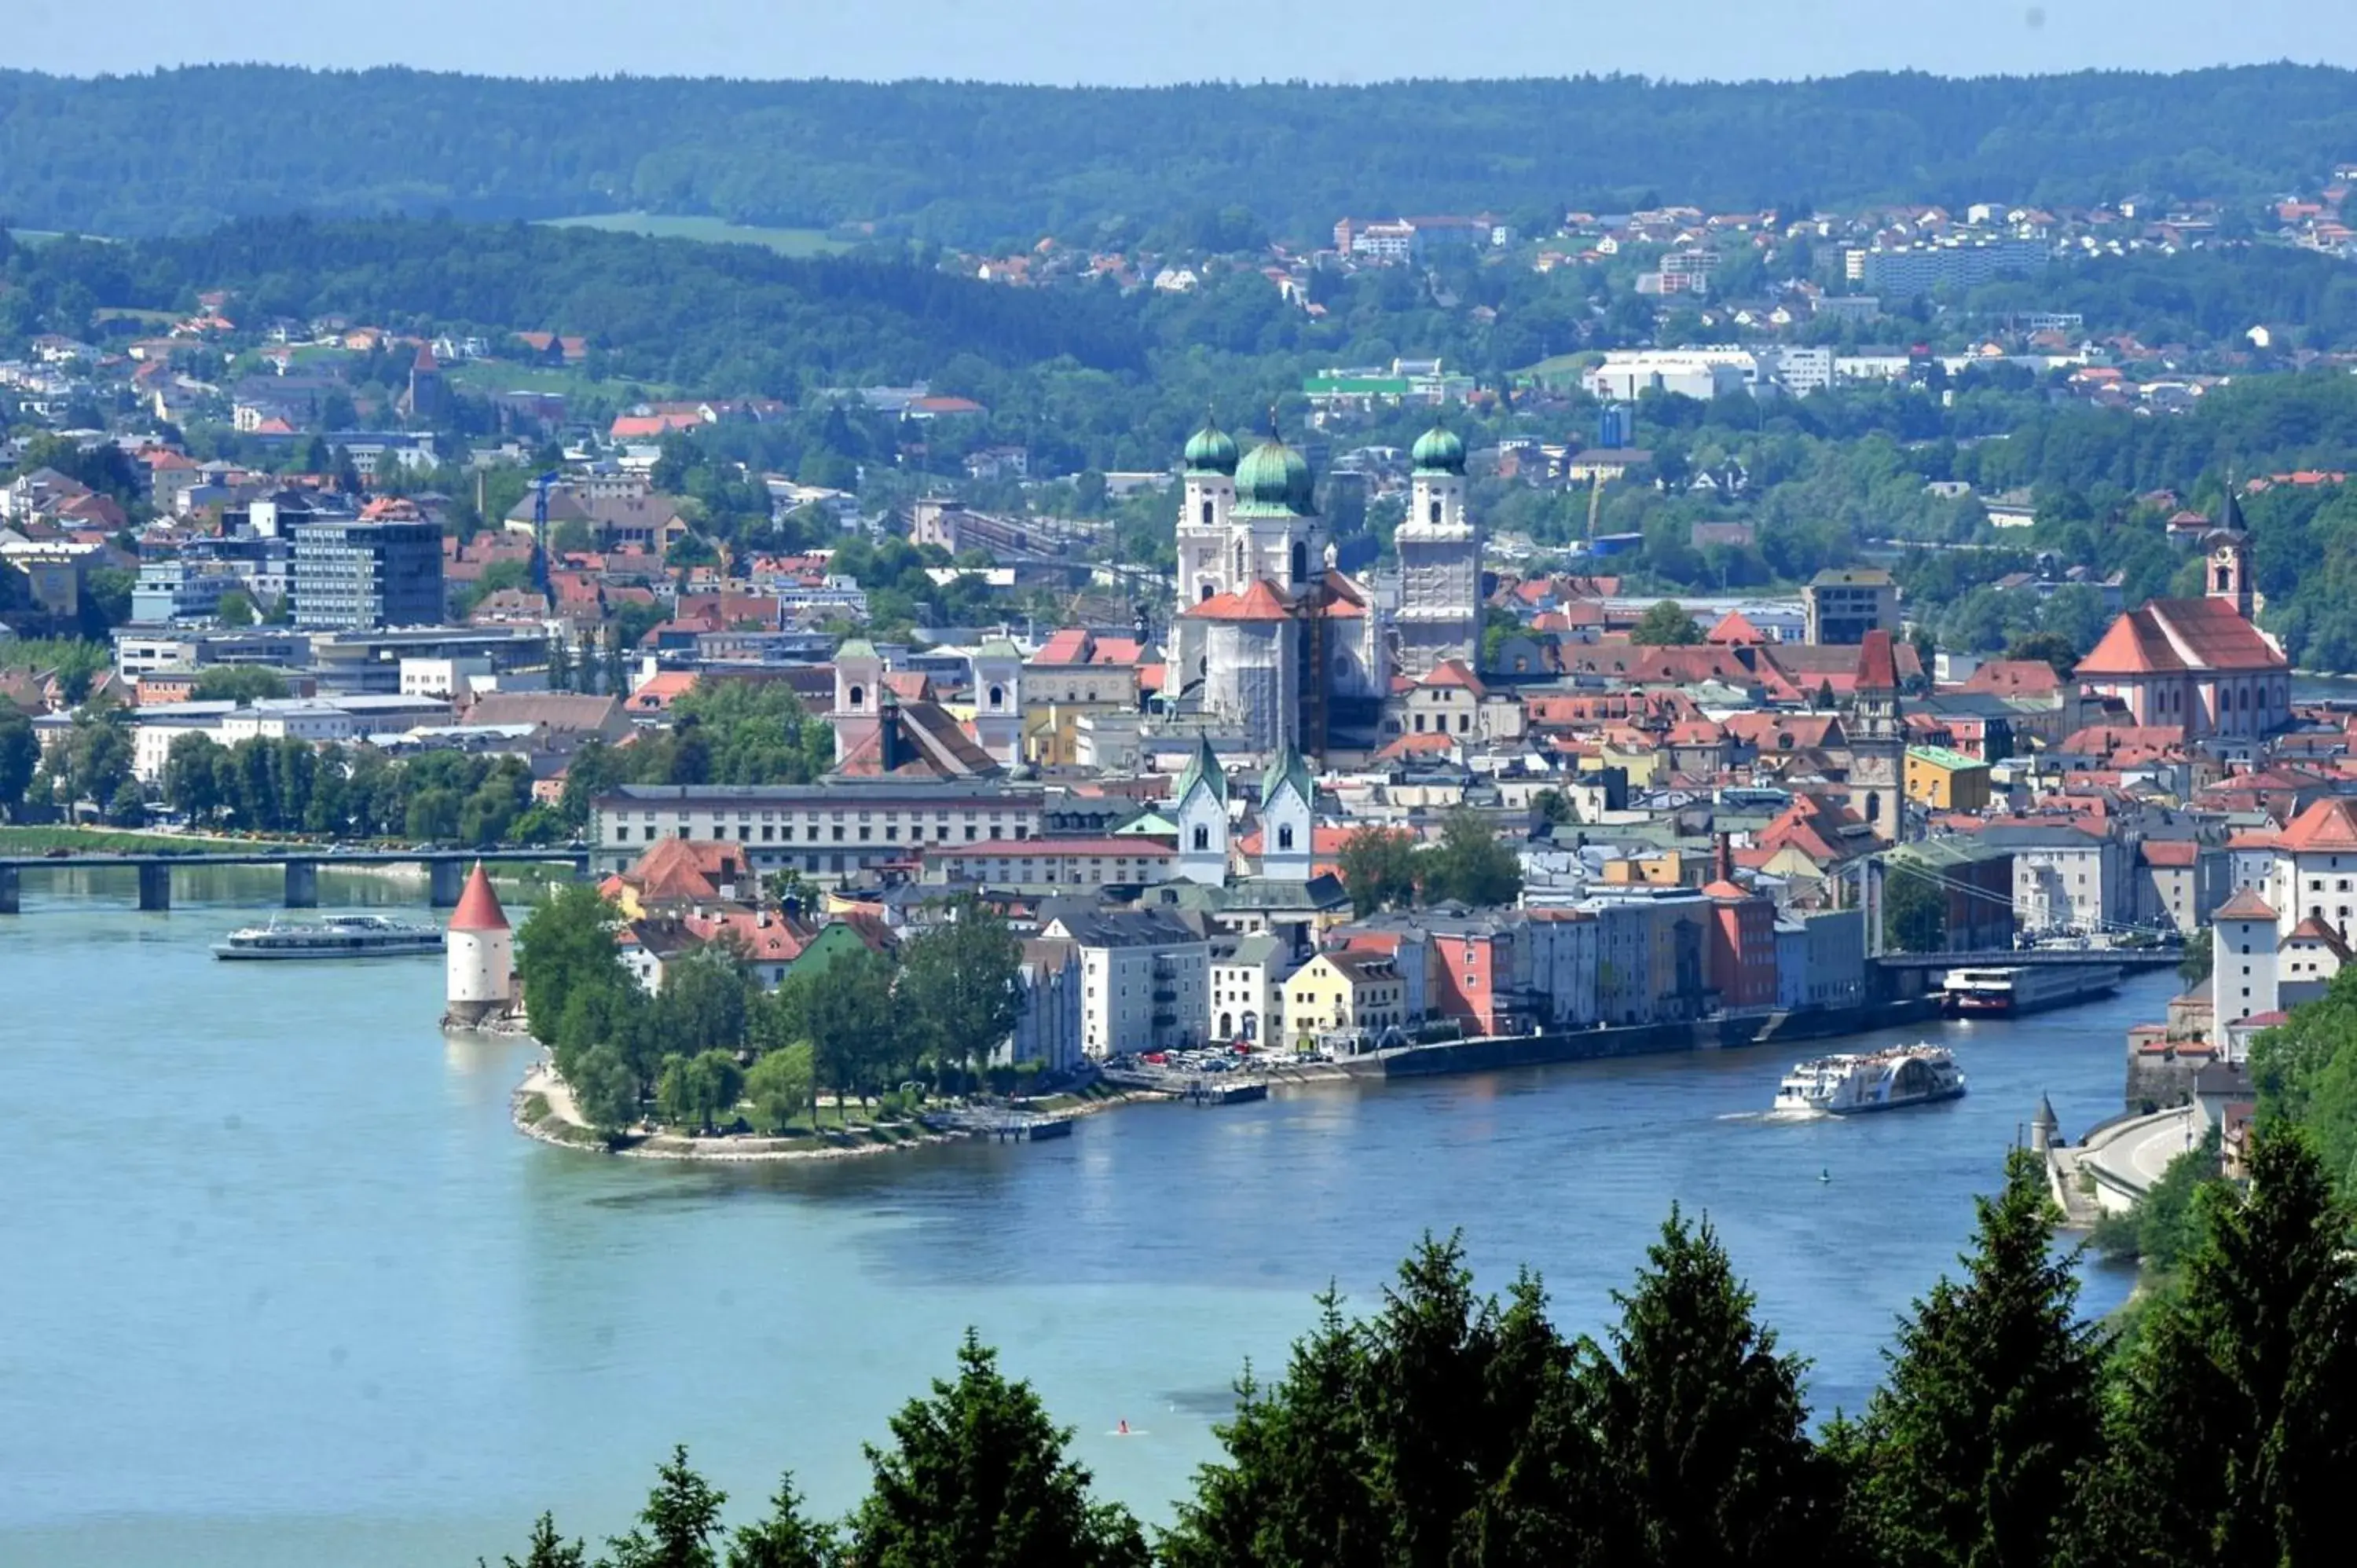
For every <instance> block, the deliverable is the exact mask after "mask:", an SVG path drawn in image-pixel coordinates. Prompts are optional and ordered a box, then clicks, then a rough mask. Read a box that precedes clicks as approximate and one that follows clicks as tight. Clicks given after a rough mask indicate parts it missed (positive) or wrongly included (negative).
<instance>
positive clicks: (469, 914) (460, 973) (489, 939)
mask: <svg viewBox="0 0 2357 1568" xmlns="http://www.w3.org/2000/svg"><path fill="white" fill-rule="evenodd" d="M443 952H444V960H443V963H444V968H445V971H446V972H447V976H448V981H449V986H448V990H449V997H448V1000H449V1004H450V1012H449V1018H450V1021H451V1022H452V1023H454V1024H459V1025H465V1026H472V1025H476V1024H480V1023H482V1022H483V1021H484V1020H486V1019H488V1018H493V1017H497V1016H498V1015H500V1014H502V1013H504V1012H506V1011H508V1009H509V1008H511V1006H513V1005H514V1004H515V933H514V932H513V931H511V929H509V928H508V917H507V911H505V910H504V909H502V908H500V896H499V895H498V894H497V893H495V892H493V891H492V890H491V879H490V876H488V875H485V874H484V871H483V863H482V862H481V861H477V862H476V863H475V869H474V872H473V874H472V875H469V876H468V878H467V886H466V888H465V889H464V890H463V891H462V892H460V894H459V895H458V907H457V908H456V909H454V910H452V911H451V912H450V927H449V930H448V932H447V935H445V936H444V938H443Z"/></svg>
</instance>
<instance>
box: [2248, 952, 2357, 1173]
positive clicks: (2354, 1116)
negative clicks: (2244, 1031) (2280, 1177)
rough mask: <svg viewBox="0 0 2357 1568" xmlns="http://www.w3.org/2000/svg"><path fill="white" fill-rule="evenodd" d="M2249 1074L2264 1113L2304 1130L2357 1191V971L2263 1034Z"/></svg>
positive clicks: (2331, 1167)
mask: <svg viewBox="0 0 2357 1568" xmlns="http://www.w3.org/2000/svg"><path fill="white" fill-rule="evenodd" d="M2344 975H2345V976H2346V978H2343V976H2344ZM2251 1079H2252V1081H2253V1082H2254V1083H2255V1085H2256V1087H2257V1089H2258V1091H2259V1115H2260V1117H2261V1118H2262V1119H2263V1120H2265V1121H2269V1122H2277V1121H2280V1122H2292V1123H2295V1124H2297V1125H2298V1126H2300V1127H2302V1128H2304V1129H2306V1130H2307V1133H2308V1135H2309V1137H2310V1138H2311V1139H2312V1140H2314V1142H2315V1144H2316V1152H2317V1154H2318V1155H2319V1157H2321V1158H2322V1159H2323V1161H2324V1167H2325V1169H2327V1170H2328V1171H2330V1172H2331V1173H2332V1174H2333V1176H2335V1177H2337V1178H2338V1179H2339V1180H2340V1181H2341V1184H2342V1186H2343V1189H2344V1190H2346V1191H2349V1192H2351V1193H2352V1194H2357V969H2349V970H2344V971H2343V972H2342V973H2341V974H2336V975H2334V976H2333V977H2332V983H2331V984H2330V986H2329V987H2328V988H2327V989H2326V991H2325V993H2324V994H2323V995H2322V996H2321V997H2319V998H2318V999H2317V1000H2316V1001H2314V1002H2310V1003H2308V1004H2305V1005H2303V1006H2299V1007H2295V1008H2293V1009H2292V1011H2291V1016H2290V1018H2289V1019H2288V1020H2287V1022H2285V1023H2284V1024H2282V1025H2280V1026H2277V1027H2276V1028H2273V1029H2269V1030H2267V1031H2266V1033H2264V1034H2262V1035H2261V1036H2259V1037H2258V1041H2257V1043H2256V1044H2255V1045H2254V1046H2253V1047H2252V1048H2251Z"/></svg>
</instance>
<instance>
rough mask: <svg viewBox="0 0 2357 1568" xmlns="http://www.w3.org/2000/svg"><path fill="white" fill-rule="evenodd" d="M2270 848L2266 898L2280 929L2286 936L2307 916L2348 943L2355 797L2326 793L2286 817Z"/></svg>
mask: <svg viewBox="0 0 2357 1568" xmlns="http://www.w3.org/2000/svg"><path fill="white" fill-rule="evenodd" d="M2275 852H2276V864H2275V875H2273V876H2271V877H2270V878H2269V879H2268V883H2267V902H2268V903H2269V904H2271V905H2273V906H2274V908H2275V912H2276V924H2277V927H2278V929H2280V930H2281V932H2282V933H2283V934H2285V935H2289V934H2290V933H2291V932H2292V931H2293V930H2295V929H2298V926H2299V925H2300V923H2301V922H2302V921H2304V920H2307V919H2309V918H2311V917H2313V918H2317V919H2319V920H2321V921H2323V923H2324V924H2325V925H2326V926H2327V927H2329V928H2330V929H2331V930H2332V932H2333V934H2334V935H2336V936H2338V937H2339V938H2340V939H2341V940H2342V941H2343V942H2346V941H2348V940H2349V925H2350V917H2351V911H2352V909H2357V800H2352V799H2351V798H2350V797H2348V796H2346V795H2332V796H2328V797H2327V798H2325V799H2324V800H2319V801H2317V802H2316V803H2315V804H2313V805H2311V806H2309V808H2308V810H2306V811H2302V812H2300V814H2299V815H2298V816H2297V817H2295V818H2293V819H2292V822H2291V825H2290V826H2289V827H2287V828H2286V829H2284V831H2283V834H2282V836H2281V837H2279V838H2277V839H2276V846H2275ZM2222 914H2223V911H2221V915H2222Z"/></svg>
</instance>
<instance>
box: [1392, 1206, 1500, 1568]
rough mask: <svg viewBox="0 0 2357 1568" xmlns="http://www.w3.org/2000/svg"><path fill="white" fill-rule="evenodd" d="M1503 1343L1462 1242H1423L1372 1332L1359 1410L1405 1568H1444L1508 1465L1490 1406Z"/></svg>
mask: <svg viewBox="0 0 2357 1568" xmlns="http://www.w3.org/2000/svg"><path fill="white" fill-rule="evenodd" d="M1497 1337H1498V1311H1497V1304H1496V1303H1495V1302H1490V1301H1483V1300H1481V1299H1480V1298H1479V1297H1477V1296H1476V1295H1475V1294H1473V1273H1472V1271H1471V1270H1469V1269H1468V1268H1467V1267H1466V1266H1465V1252H1464V1249H1463V1247H1462V1245H1461V1244H1460V1242H1459V1240H1458V1237H1456V1236H1451V1237H1450V1238H1449V1239H1448V1240H1447V1241H1445V1242H1441V1241H1435V1240H1433V1239H1432V1238H1431V1237H1430V1236H1426V1238H1425V1239H1424V1241H1423V1244H1422V1245H1420V1246H1419V1247H1418V1248H1417V1249H1416V1250H1415V1252H1414V1253H1412V1254H1411V1255H1410V1256H1409V1258H1408V1260H1407V1261H1406V1262H1404V1263H1402V1264H1401V1265H1400V1271H1399V1283H1398V1284H1397V1285H1395V1286H1394V1287H1393V1288H1391V1289H1388V1290H1386V1291H1385V1292H1384V1293H1383V1311H1382V1312H1381V1313H1379V1314H1378V1315H1377V1316H1376V1317H1375V1319H1374V1321H1373V1322H1372V1324H1370V1325H1368V1326H1367V1330H1366V1341H1367V1358H1366V1370H1365V1376H1364V1377H1363V1378H1362V1379H1361V1396H1360V1406H1361V1422H1362V1423H1363V1426H1364V1430H1365V1433H1366V1443H1367V1458H1368V1480H1369V1482H1370V1483H1371V1484H1372V1486H1373V1487H1374V1488H1375V1491H1376V1495H1377V1498H1378V1499H1379V1504H1378V1506H1379V1507H1380V1509H1382V1513H1383V1520H1384V1524H1385V1527H1386V1532H1387V1534H1388V1536H1389V1538H1390V1550H1389V1551H1388V1552H1387V1553H1386V1559H1387V1561H1389V1562H1390V1563H1395V1564H1398V1565H1400V1568H1442V1565H1444V1564H1446V1563H1447V1562H1448V1554H1449V1548H1450V1544H1451V1541H1452V1540H1453V1539H1454V1537H1455V1535H1456V1532H1457V1530H1458V1523H1459V1521H1460V1520H1462V1519H1463V1517H1464V1516H1465V1514H1466V1513H1467V1512H1469V1510H1470V1509H1471V1508H1472V1506H1473V1501H1474V1498H1476V1497H1477V1496H1479V1495H1480V1491H1481V1489H1482V1487H1483V1486H1484V1484H1485V1483H1486V1482H1488V1481H1489V1480H1491V1479H1492V1478H1493V1476H1494V1470H1495V1468H1496V1467H1501V1466H1502V1455H1501V1444H1500V1442H1499V1441H1498V1439H1499V1437H1500V1436H1501V1434H1499V1433H1498V1432H1497V1431H1496V1430H1495V1429H1494V1428H1493V1427H1492V1425H1491V1421H1490V1417H1491V1411H1490V1409H1489V1399H1490V1394H1491V1389H1490V1388H1489V1386H1488V1374H1489V1370H1490V1363H1491V1360H1492V1359H1494V1358H1495V1356H1496V1353H1497ZM1503 1435H1504V1436H1505V1437H1506V1438H1507V1440H1509V1441H1511V1438H1512V1434H1503Z"/></svg>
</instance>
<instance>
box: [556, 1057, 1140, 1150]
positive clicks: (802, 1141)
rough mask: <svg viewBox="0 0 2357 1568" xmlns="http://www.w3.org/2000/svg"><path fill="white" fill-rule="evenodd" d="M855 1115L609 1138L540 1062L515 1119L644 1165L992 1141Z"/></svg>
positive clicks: (1117, 1094) (1075, 1099)
mask: <svg viewBox="0 0 2357 1568" xmlns="http://www.w3.org/2000/svg"><path fill="white" fill-rule="evenodd" d="M1162 1098H1165V1097H1164V1096H1161V1095H1158V1094H1152V1093H1146V1092H1141V1091H1138V1090H1124V1089H1115V1088H1114V1087H1113V1086H1111V1085H1110V1084H1103V1083H1095V1084H1091V1085H1089V1086H1088V1087H1087V1088H1086V1089H1083V1090H1078V1091H1076V1092H1073V1093H1070V1094H1059V1095H1054V1096H1050V1097H1048V1098H1046V1099H1041V1100H1034V1101H1022V1102H1020V1103H1019V1104H1018V1105H1017V1107H1016V1108H1017V1110H1020V1111H1024V1112H1035V1113H1043V1114H1048V1115H1056V1116H1091V1115H1095V1114H1097V1113H1099V1112H1105V1111H1110V1110H1113V1109H1114V1108H1115V1107H1116V1106H1120V1105H1126V1104H1128V1103H1129V1102H1131V1101H1137V1100H1159V1099H1162ZM827 1109H831V1110H834V1111H835V1112H836V1114H837V1115H838V1116H842V1115H843V1114H844V1112H843V1110H842V1109H841V1108H837V1107H834V1106H832V1105H830V1106H829V1107H827ZM850 1112H851V1116H850V1119H848V1120H845V1121H838V1122H835V1123H834V1124H829V1123H828V1122H826V1121H825V1119H824V1118H823V1117H822V1118H821V1121H820V1124H819V1125H818V1126H817V1127H816V1128H809V1127H796V1128H792V1129H790V1130H788V1131H787V1132H784V1133H719V1134H716V1135H714V1136H711V1137H701V1136H695V1135H692V1134H689V1133H680V1132H676V1131H669V1130H666V1131H662V1132H654V1133H625V1134H623V1135H621V1136H619V1137H608V1136H607V1135H606V1134H605V1133H600V1132H598V1131H597V1129H595V1128H594V1127H591V1126H589V1125H588V1124H587V1122H584V1121H583V1120H582V1119H581V1114H580V1112H579V1111H578V1110H577V1109H576V1107H575V1106H574V1103H573V1095H572V1092H571V1091H570V1090H567V1089H566V1088H565V1081H564V1080H563V1079H560V1078H558V1077H556V1075H555V1074H554V1071H552V1070H551V1069H550V1067H549V1064H548V1063H546V1062H542V1063H541V1064H539V1065H538V1066H536V1067H534V1068H533V1069H532V1071H531V1072H530V1073H528V1074H526V1075H525V1077H524V1080H523V1082H522V1083H521V1084H519V1085H518V1086H517V1088H516V1092H515V1100H514V1104H513V1112H512V1115H513V1120H514V1122H515V1125H516V1130H517V1131H518V1132H521V1133H523V1134H524V1135H525V1136H527V1137H531V1138H537V1139H538V1140H540V1141H541V1142H542V1143H544V1144H558V1145H560V1146H562V1147H565V1148H570V1149H587V1150H593V1151H595V1152H597V1153H600V1154H609V1155H624V1156H626V1157H629V1158H632V1159H642V1160H714V1161H720V1162H723V1163H746V1162H755V1161H771V1160H840V1159H854V1158H858V1157H861V1156H864V1155H883V1154H889V1153H891V1152H892V1151H894V1150H896V1149H913V1148H921V1147H924V1146H925V1145H928V1144H949V1143H956V1142H959V1141H961V1140H963V1139H966V1138H971V1137H981V1136H985V1135H986V1134H985V1133H981V1132H979V1131H973V1132H968V1131H937V1130H935V1129H933V1128H931V1127H928V1126H926V1125H925V1124H924V1123H923V1122H919V1121H917V1120H915V1119H914V1118H906V1119H898V1120H891V1119H884V1118H882V1117H880V1116H878V1115H877V1113H876V1112H873V1111H871V1110H869V1109H867V1108H865V1107H860V1106H856V1105H855V1106H853V1107H851V1108H850Z"/></svg>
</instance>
